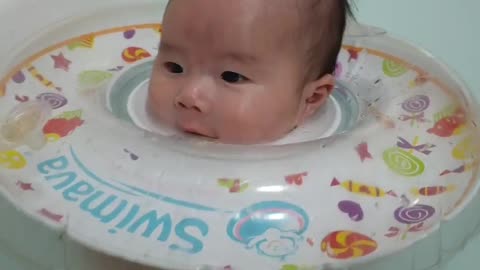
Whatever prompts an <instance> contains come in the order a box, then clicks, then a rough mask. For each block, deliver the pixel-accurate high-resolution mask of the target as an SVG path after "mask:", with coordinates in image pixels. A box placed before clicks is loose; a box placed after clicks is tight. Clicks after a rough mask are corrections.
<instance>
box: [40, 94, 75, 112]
mask: <svg viewBox="0 0 480 270" xmlns="http://www.w3.org/2000/svg"><path fill="white" fill-rule="evenodd" d="M37 100H39V101H46V102H47V103H48V104H50V106H51V107H52V109H54V110H56V109H59V108H61V107H63V106H65V105H67V103H68V100H67V99H66V98H65V97H64V96H62V95H59V94H55V93H42V94H40V95H38V96H37Z"/></svg>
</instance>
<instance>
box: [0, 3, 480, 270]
mask: <svg viewBox="0 0 480 270" xmlns="http://www.w3.org/2000/svg"><path fill="white" fill-rule="evenodd" d="M124 13H125V11H124ZM151 13H152V12H151ZM116 16H117V17H122V16H120V15H118V14H116ZM127 17H128V16H127V15H126V17H125V18H127ZM100 18H101V17H100ZM128 18H130V17H128ZM131 21H135V20H131ZM74 26H76V27H77V28H78V29H80V30H81V31H84V33H87V32H88V33H89V34H86V35H81V36H78V37H74V38H68V39H65V41H61V42H60V41H58V42H59V43H57V44H55V45H53V46H45V47H47V49H44V50H38V48H37V47H35V46H30V47H23V48H22V50H20V51H19V53H18V54H14V57H13V58H12V59H14V61H13V63H12V64H11V65H8V67H7V68H6V70H7V72H6V74H5V76H4V78H3V80H2V81H1V82H0V119H1V121H0V123H1V126H0V180H1V181H0V191H1V193H0V194H1V195H0V197H2V198H5V199H6V200H8V201H9V202H10V203H11V204H12V205H14V207H15V209H18V210H17V212H21V213H26V214H27V216H28V217H24V220H28V221H30V222H40V223H39V224H41V226H45V227H47V228H49V229H50V230H51V231H53V232H57V233H59V234H61V235H63V236H64V237H66V238H68V239H71V240H69V241H71V242H72V243H76V244H78V245H81V246H86V247H89V248H90V249H93V250H95V251H96V252H100V253H104V254H107V255H111V256H114V257H115V258H118V261H119V262H118V264H119V265H120V266H121V265H122V263H123V264H124V263H126V261H131V262H136V263H140V264H142V265H149V266H152V267H160V268H165V269H235V270H237V269H278V270H294V269H325V268H328V269H339V268H342V267H351V268H349V269H377V268H375V267H380V266H378V265H383V266H384V267H385V265H387V266H388V269H393V268H390V266H392V265H393V262H394V261H395V259H396V258H397V257H398V256H399V254H400V253H401V252H403V251H404V250H406V249H407V248H408V249H411V250H415V249H416V248H417V249H418V246H421V245H422V243H423V244H424V243H425V242H424V241H423V239H425V238H427V239H440V240H441V239H443V238H444V237H445V236H443V235H442V236H438V235H436V234H438V231H439V228H440V227H442V228H447V227H446V226H447V225H446V224H447V223H446V222H447V221H448V222H451V223H455V220H458V219H460V218H461V217H462V215H465V213H468V211H467V210H466V209H470V208H471V207H473V206H474V205H477V204H478V202H477V192H478V186H479V183H478V170H479V153H480V143H479V141H478V135H479V134H478V127H477V121H478V118H477V117H478V113H477V111H475V109H477V107H476V106H477V105H476V104H475V103H474V102H473V101H472V100H471V98H472V97H471V96H470V95H469V92H468V91H467V88H466V87H465V85H464V84H463V83H462V82H461V81H460V80H458V79H457V77H456V76H455V75H453V73H452V72H451V71H450V70H449V69H447V68H446V67H445V66H444V65H443V64H441V63H439V62H438V61H437V60H436V59H434V58H432V57H431V56H430V55H427V54H426V53H424V52H423V51H422V50H419V49H416V48H415V47H413V46H411V45H409V44H407V43H405V42H402V41H400V40H397V39H394V38H392V37H390V36H388V35H387V34H386V33H382V32H381V31H378V30H377V29H374V28H365V27H360V26H358V27H360V28H358V29H357V31H360V32H359V33H358V34H355V33H354V32H353V31H354V30H355V29H353V27H354V26H351V29H350V32H349V34H347V36H346V38H345V41H344V46H343V49H342V51H341V53H340V55H339V57H338V64H337V70H336V76H337V78H338V81H339V84H338V85H337V88H336V91H334V93H335V94H334V95H333V96H332V98H331V100H330V103H329V104H328V105H327V106H326V109H324V110H323V111H322V112H321V113H320V114H319V115H318V117H316V118H314V119H313V120H312V121H311V122H310V123H308V124H307V125H306V126H305V127H303V128H302V129H300V130H299V131H298V132H296V133H294V134H291V135H289V136H287V138H285V139H284V140H281V141H278V142H274V143H272V144H268V145H254V146H234V145H222V144H219V143H216V142H209V141H205V140H204V139H199V138H196V137H192V136H186V135H181V134H177V133H175V132H173V133H172V131H170V130H167V129H164V128H158V127H155V126H152V125H151V124H150V122H149V121H148V118H147V117H145V114H144V112H143V111H142V106H138V104H142V102H143V101H144V100H143V99H144V98H145V95H144V93H145V91H144V90H145V85H146V82H148V71H149V70H150V67H151V62H152V60H153V58H154V57H155V54H156V48H157V45H158V42H159V41H160V40H161V25H160V24H151V23H139V24H131V25H128V26H120V27H117V26H118V24H117V25H109V27H112V26H115V28H105V29H106V30H105V29H104V30H99V31H97V32H92V31H90V30H91V29H90V28H89V27H86V26H81V27H80V26H78V22H75V23H72V22H70V23H64V24H63V25H62V26H61V27H57V28H56V29H55V30H52V31H50V32H49V33H45V34H42V36H41V37H39V38H37V39H36V40H38V43H37V44H44V43H45V42H46V41H47V40H50V39H48V37H59V36H62V35H61V33H64V32H65V31H67V30H68V31H69V30H70V29H73V27H74ZM77 28H75V29H77ZM89 29H90V30H89ZM80 30H79V31H80ZM69 33H70V32H69ZM366 33H367V34H366ZM29 44H33V43H29ZM29 55H31V57H26V59H25V57H24V56H29ZM327 116H328V117H327ZM325 119H330V120H331V121H330V120H329V121H326V120H325ZM326 127H327V128H326ZM156 128H157V129H156ZM25 222H26V221H25ZM2 226H4V225H3V224H0V231H8V228H7V227H5V230H4V228H2ZM37 226H39V225H37ZM444 226H445V227H444ZM454 228H457V227H454ZM10 229H11V228H10ZM457 231H458V230H457ZM26 233H28V232H26ZM457 236H458V237H461V239H467V238H468V237H469V234H468V232H462V233H457ZM12 241H13V240H12ZM462 241H463V240H462ZM67 242H68V241H66V240H65V242H62V245H65V246H67V245H69V244H68V243H67ZM0 244H1V242H0ZM436 248H438V247H436ZM442 248H443V247H442ZM18 252H21V251H18ZM439 252H440V251H439ZM219 254H222V255H221V256H218V255H219ZM84 256H87V255H84ZM92 256H93V255H92ZM439 256H440V255H439ZM85 258H87V257H85ZM95 258H96V259H95V260H96V262H97V260H100V259H99V258H97V257H95ZM385 260H386V261H385ZM412 260H413V259H412ZM120 261H122V263H120ZM436 262H437V261H435V262H433V263H432V264H429V265H428V266H431V265H433V264H434V263H436ZM43 263H44V264H41V263H40V262H39V264H41V265H45V262H43ZM63 263H65V262H63ZM379 263H381V264H379ZM389 263H390V264H389ZM408 263H409V264H407V265H409V267H410V265H413V264H412V263H411V262H408ZM430 263H431V262H430ZM426 264H428V263H426ZM100 265H101V263H100V262H99V263H98V265H97V264H95V265H91V266H89V267H90V268H88V269H97V268H95V267H100ZM75 267H76V266H73V265H72V266H71V268H70V269H82V268H75ZM202 267H205V268H202ZM361 267H367V268H361ZM392 267H393V266H392ZM425 268H426V267H425ZM83 269H85V268H83ZM98 269H100V268H98ZM378 269H381V268H378ZM383 269H387V268H383ZM402 269H409V270H410V268H408V267H404V268H402ZM411 269H412V270H413V269H414V268H411ZM415 269H424V268H415Z"/></svg>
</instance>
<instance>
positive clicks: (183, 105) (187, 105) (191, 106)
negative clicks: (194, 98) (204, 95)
mask: <svg viewBox="0 0 480 270" xmlns="http://www.w3.org/2000/svg"><path fill="white" fill-rule="evenodd" d="M175 105H177V107H178V108H180V109H185V110H195V111H197V112H202V111H203V110H202V109H201V108H200V106H198V105H196V104H195V102H190V101H189V100H180V99H177V100H176V102H175Z"/></svg>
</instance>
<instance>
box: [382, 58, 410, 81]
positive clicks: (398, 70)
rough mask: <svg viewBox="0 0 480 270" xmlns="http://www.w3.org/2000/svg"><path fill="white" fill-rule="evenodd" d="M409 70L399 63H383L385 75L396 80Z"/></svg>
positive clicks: (388, 61) (389, 61) (385, 61)
mask: <svg viewBox="0 0 480 270" xmlns="http://www.w3.org/2000/svg"><path fill="white" fill-rule="evenodd" d="M407 71H408V69H407V68H406V67H404V66H403V65H401V64H398V63H397V62H394V61H392V60H384V61H383V73H385V75H387V76H388V77H392V78H396V77H400V76H402V75H403V74H405V73H407Z"/></svg>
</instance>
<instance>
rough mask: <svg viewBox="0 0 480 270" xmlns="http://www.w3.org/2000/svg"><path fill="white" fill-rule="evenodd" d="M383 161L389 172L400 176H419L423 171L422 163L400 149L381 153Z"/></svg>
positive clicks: (423, 165)
mask: <svg viewBox="0 0 480 270" xmlns="http://www.w3.org/2000/svg"><path fill="white" fill-rule="evenodd" d="M383 160H384V161H385V163H386V164H387V166H388V167H389V168H390V170H392V171H393V172H395V173H396V174H399V175H402V176H406V177H414V176H419V175H421V174H423V172H424V171H425V164H424V163H423V161H421V160H420V159H418V158H417V157H415V156H414V155H413V154H410V153H409V152H407V151H404V150H402V149H400V148H391V149H388V150H386V151H385V152H384V153H383Z"/></svg>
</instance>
